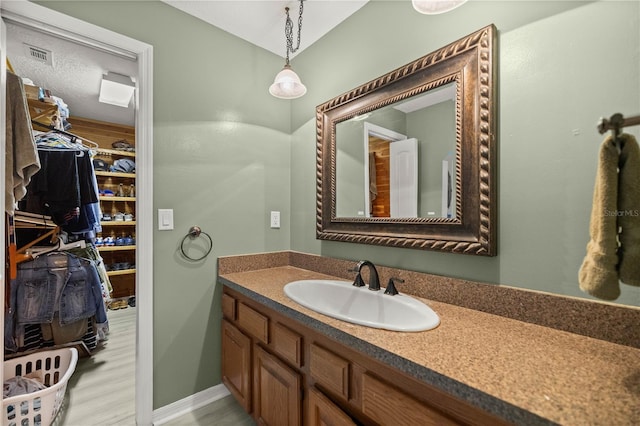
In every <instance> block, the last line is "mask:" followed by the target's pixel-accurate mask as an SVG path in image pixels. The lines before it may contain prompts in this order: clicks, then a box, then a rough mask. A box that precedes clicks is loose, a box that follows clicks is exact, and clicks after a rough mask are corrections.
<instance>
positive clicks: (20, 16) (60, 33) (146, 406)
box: [0, 2, 153, 425]
mask: <svg viewBox="0 0 640 426" xmlns="http://www.w3.org/2000/svg"><path fill="white" fill-rule="evenodd" d="M0 13H1V15H2V27H3V28H2V34H3V37H2V40H1V41H2V46H1V53H2V68H1V69H2V72H3V76H4V72H5V71H6V65H5V64H6V56H5V55H6V53H7V45H6V37H5V35H6V34H7V33H6V25H7V24H10V25H19V26H21V27H24V28H30V29H33V30H37V31H39V32H40V33H44V34H45V35H47V36H50V37H56V38H59V39H65V40H67V41H70V42H73V43H76V44H78V45H81V46H85V47H87V46H88V47H90V48H92V49H96V50H101V51H103V52H109V53H110V54H115V55H125V56H127V55H128V56H132V57H133V58H134V60H135V62H136V67H137V70H136V74H137V75H136V79H137V81H136V88H137V90H136V94H135V101H134V105H135V135H136V155H135V162H136V169H137V173H136V184H135V186H136V201H135V211H136V216H137V221H136V226H135V234H136V245H137V246H138V247H145V248H147V250H139V249H138V250H137V251H136V255H135V263H136V279H135V294H136V308H135V315H136V317H137V318H136V330H135V333H136V348H135V354H136V355H135V359H136V361H135V382H136V390H135V406H136V416H135V417H136V423H137V424H138V425H151V424H152V417H153V340H152V336H153V327H152V323H153V306H152V303H153V297H152V296H153V294H152V282H153V269H152V266H153V262H152V261H153V254H152V250H151V249H150V248H151V247H153V237H152V232H153V227H152V226H153V216H152V213H153V211H152V206H153V198H152V194H153V185H152V184H153V178H152V177H153V161H152V153H153V145H152V129H153V113H152V105H153V104H152V87H153V80H152V76H153V71H152V64H153V58H152V54H153V50H152V47H151V46H150V45H148V44H146V43H142V42H139V41H137V40H134V39H131V38H129V37H126V36H123V35H121V34H117V33H114V32H111V31H108V30H105V29H103V28H100V27H97V26H94V25H92V24H88V23H86V22H84V21H81V20H78V19H75V18H72V17H69V16H67V15H64V14H60V13H58V12H55V11H52V10H50V9H47V8H45V7H42V6H39V5H36V4H33V3H30V2H3V3H2V5H1V9H0ZM9 37H10V35H9ZM78 65H81V64H78ZM105 71H106V70H105ZM5 84H6V80H5V79H4V78H3V79H2V85H1V87H0V95H1V97H2V99H3V100H4V99H5V98H6V87H5ZM9 107H10V106H9V105H6V106H4V108H9ZM5 113H6V111H5V109H3V110H2V117H3V118H4V116H5ZM72 115H73V113H72ZM1 127H2V128H1V129H0V131H2V132H3V134H4V132H5V123H4V120H2V126H1ZM2 148H3V149H6V146H4V140H3V142H2ZM1 179H2V182H3V185H4V183H5V177H4V173H2V177H1ZM0 233H1V234H2V238H3V239H4V241H6V237H7V236H6V232H5V227H4V226H3V227H2V231H0ZM3 246H4V245H3ZM3 254H5V253H3ZM2 275H3V276H2V283H3V287H4V286H6V282H5V277H4V274H2ZM0 300H2V301H3V303H4V300H3V296H0ZM3 322H4V318H3V317H2V320H0V326H2V327H0V330H3V329H4V327H3ZM106 350H108V349H106ZM0 379H1V377H0ZM114 379H116V380H117V378H114ZM71 409H72V408H71Z"/></svg>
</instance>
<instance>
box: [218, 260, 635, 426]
mask: <svg viewBox="0 0 640 426" xmlns="http://www.w3.org/2000/svg"><path fill="white" fill-rule="evenodd" d="M347 266H352V262H347V261H343V260H337V259H329V258H324V257H321V256H312V255H305V254H301V253H294V252H278V253H267V254H261V255H248V256H232V257H223V258H220V259H219V265H218V271H219V277H218V281H219V282H220V283H222V284H223V286H224V287H223V296H222V311H223V321H222V324H223V325H222V376H223V382H224V383H225V385H226V386H227V388H228V389H229V390H230V392H231V393H232V394H233V395H234V397H235V398H236V399H237V400H238V401H239V402H240V404H241V405H242V406H243V407H244V409H245V410H247V412H249V413H251V414H252V415H253V417H254V418H255V419H256V421H257V422H258V423H259V424H268V425H302V424H304V425H320V424H327V425H350V424H388V425H400V424H402V425H413V424H416V425H425V424H438V425H445V424H491V425H497V424H527V425H532V424H555V423H560V424H617V425H623V424H633V423H637V421H638V420H639V419H640V404H638V400H639V395H638V385H639V382H640V376H638V372H639V371H640V349H638V348H637V347H633V346H631V345H624V344H618V343H612V342H608V341H604V340H601V339H596V338H593V337H586V336H583V335H578V334H575V333H570V332H567V331H561V330H558V329H555V328H551V327H545V326H541V325H538V324H535V323H531V322H525V321H522V320H517V319H513V318H508V317H506V316H502V315H495V314H492V313H487V312H481V311H478V310H474V309H469V308H466V307H462V306H457V305H454V304H450V303H443V302H441V301H435V300H431V299H428V298H424V297H422V296H420V294H419V295H418V296H416V295H415V294H414V297H416V298H418V299H420V300H422V301H423V302H425V303H427V304H428V305H429V306H430V307H431V308H432V309H433V310H435V311H436V313H437V314H438V315H439V316H440V318H441V324H440V325H439V326H438V327H437V328H436V329H433V330H430V331H425V332H393V331H386V330H381V329H374V328H369V327H365V326H360V325H356V324H350V323H346V322H343V321H340V320H337V319H334V318H330V317H326V316H324V315H321V314H318V313H316V312H314V311H312V310H309V309H307V308H304V307H302V306H300V305H298V304H296V303H295V302H293V301H292V300H290V299H288V298H287V296H286V295H285V294H284V291H283V287H284V286H285V285H286V284H287V283H289V282H291V281H295V280H304V279H349V277H350V276H351V275H353V273H350V272H348V271H347V270H348V267H347ZM380 270H381V277H382V280H383V282H386V279H388V274H389V273H390V272H391V270H389V269H388V268H380ZM403 273H404V275H403ZM393 274H394V276H398V275H401V276H404V277H405V281H407V284H406V285H403V286H402V287H399V288H398V289H399V291H400V292H401V293H402V292H403V290H404V291H405V292H408V293H409V292H413V293H419V292H417V291H415V288H417V287H421V288H423V290H424V287H428V285H426V286H425V285H424V282H423V281H422V280H424V279H428V278H429V277H432V276H428V275H425V274H417V273H412V272H409V271H401V270H393ZM409 280H411V281H412V283H413V284H410V283H409ZM459 284H460V283H452V284H451V285H452V286H453V285H459ZM476 284H477V285H482V284H479V283H476ZM416 286H417V287H416ZM470 286H471V287H472V288H470V293H471V294H473V293H474V292H475V290H476V289H475V288H473V284H470ZM487 286H488V285H487ZM488 287H491V288H492V290H489V289H488V290H487V292H488V293H490V292H491V291H495V289H493V287H497V286H488ZM506 291H508V290H506ZM389 297H393V296H389ZM518 297H519V298H520V299H519V300H520V301H521V302H522V301H523V299H522V295H519V296H518ZM535 297H536V296H535V295H532V305H531V307H532V309H535V307H536V303H535ZM503 300H505V302H507V303H508V302H509V300H510V299H509V297H508V296H505V297H504V298H503ZM567 303H569V302H567ZM586 303H591V302H586ZM598 305H599V306H598V307H594V309H598V308H599V307H600V306H601V304H598ZM552 309H555V310H557V307H555V306H554V307H552ZM639 314H640V311H638V310H635V309H633V308H631V309H628V310H623V311H622V312H616V311H615V309H614V310H613V311H612V312H611V315H610V317H609V319H610V320H612V321H616V322H618V323H619V322H620V321H626V320H628V321H634V319H637V318H638V315H639ZM616 315H622V316H621V317H620V318H618V319H616V318H615V317H616ZM566 318H568V319H570V318H571V315H566ZM597 321H598V319H597V317H596V319H595V320H594V322H597ZM594 327H597V325H594ZM626 328H629V327H626ZM630 338H631V339H633V338H635V335H632V336H631V337H630Z"/></svg>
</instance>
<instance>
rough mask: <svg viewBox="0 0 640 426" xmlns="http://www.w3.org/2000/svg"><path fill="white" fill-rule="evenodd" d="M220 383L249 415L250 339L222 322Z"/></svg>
mask: <svg viewBox="0 0 640 426" xmlns="http://www.w3.org/2000/svg"><path fill="white" fill-rule="evenodd" d="M222 381H223V382H224V384H225V385H226V386H227V388H228V389H229V392H231V394H232V395H233V396H234V397H235V398H236V400H237V401H238V402H239V403H240V405H241V406H242V408H244V409H245V411H247V412H248V413H251V339H249V338H248V337H247V336H245V335H244V334H242V332H241V331H240V330H238V329H237V328H235V327H234V326H233V325H231V323H229V322H227V321H226V320H222Z"/></svg>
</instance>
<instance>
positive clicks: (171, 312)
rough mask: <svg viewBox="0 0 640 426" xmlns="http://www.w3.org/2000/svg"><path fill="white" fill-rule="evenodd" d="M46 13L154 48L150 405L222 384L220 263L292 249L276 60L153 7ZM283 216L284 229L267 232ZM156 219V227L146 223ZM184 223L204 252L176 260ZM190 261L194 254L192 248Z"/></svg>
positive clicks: (285, 105) (90, 4)
mask: <svg viewBox="0 0 640 426" xmlns="http://www.w3.org/2000/svg"><path fill="white" fill-rule="evenodd" d="M41 4H42V5H44V6H46V7H49V8H52V9H56V10H58V11H60V12H62V13H65V14H68V15H70V16H74V17H77V18H79V19H82V20H84V21H87V22H90V23H93V24H96V25H99V26H102V27H105V28H108V29H110V30H113V31H116V32H119V33H122V34H125V35H127V36H130V37H132V38H135V39H138V40H141V41H144V42H146V43H149V44H151V45H153V47H154V52H153V53H154V64H153V65H154V208H172V209H174V219H175V224H174V225H175V230H174V231H162V232H160V231H156V232H155V235H154V246H153V247H152V248H151V247H141V248H140V249H141V250H145V249H147V250H153V252H154V283H153V286H154V407H155V408H158V407H162V406H165V405H167V404H170V403H172V402H174V401H177V400H180V399H182V398H185V397H187V396H190V395H192V394H194V393H196V392H199V391H201V390H204V389H207V388H209V387H211V386H214V385H216V384H219V383H220V367H219V363H220V334H219V330H220V317H221V310H220V306H219V303H220V302H219V299H220V290H221V289H220V288H219V286H218V285H217V284H216V279H215V277H216V257H217V256H224V255H229V254H239V253H247V252H264V251H274V250H284V249H288V248H289V247H290V235H289V222H290V219H289V218H290V174H289V170H290V155H291V153H290V140H291V136H290V110H291V103H290V102H287V101H283V100H280V99H275V98H273V97H272V96H270V95H269V93H268V91H267V88H268V87H269V85H270V84H271V82H272V80H273V77H274V76H275V74H276V73H277V72H278V71H279V70H280V69H281V68H282V63H283V62H282V59H281V58H278V57H277V56H276V55H273V54H271V53H269V52H267V51H266V50H264V49H261V48H258V47H255V46H253V45H250V44H249V43H246V42H245V41H242V40H241V39H239V38H237V37H234V36H232V35H230V34H229V33H226V32H224V31H222V30H219V29H217V28H215V27H213V26H211V25H208V24H205V23H204V22H202V21H200V20H198V19H196V18H194V17H192V16H189V15H187V14H184V13H183V12H181V11H179V10H177V9H175V8H173V7H170V6H167V5H165V4H163V3H161V2H157V1H139V2H137V1H127V2H124V1H111V2H101V1H96V2H94V1H70V2H50V1H45V2H42V3H41ZM271 210H279V211H280V212H281V214H282V216H281V229H279V230H274V229H270V228H269V211H271ZM146 220H154V221H155V218H146ZM192 225H199V226H200V227H201V228H202V229H203V230H204V231H205V232H207V233H208V234H210V235H211V237H212V238H213V242H214V248H213V252H212V255H210V256H209V257H208V258H207V259H206V260H205V261H203V262H198V263H189V262H186V261H185V260H183V258H182V257H181V256H180V255H179V246H180V242H181V240H182V238H183V236H184V235H185V234H186V233H187V231H188V230H189V228H190V227H191V226H192ZM194 253H195V254H194V255H197V254H198V252H197V251H194Z"/></svg>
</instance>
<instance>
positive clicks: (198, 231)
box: [180, 226, 213, 262]
mask: <svg viewBox="0 0 640 426" xmlns="http://www.w3.org/2000/svg"><path fill="white" fill-rule="evenodd" d="M201 235H204V236H205V237H207V239H208V240H209V248H208V249H207V250H206V252H205V254H203V255H202V256H200V257H196V258H193V257H191V256H189V255H188V254H187V252H186V251H185V249H184V243H185V242H186V241H187V239H191V240H194V239H196V238H198V237H199V236H201ZM212 249H213V240H212V239H211V236H210V235H209V234H207V233H206V232H204V231H203V230H202V228H200V227H199V226H192V227H191V228H189V232H188V233H187V235H185V236H184V238H183V239H182V242H181V243H180V252H181V253H182V255H183V256H184V257H185V259H188V260H191V261H192V262H199V261H201V260H202V259H204V258H205V257H207V256H209V253H211V250H212Z"/></svg>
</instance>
